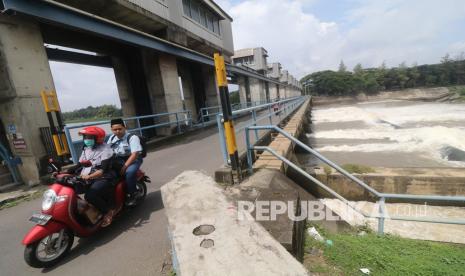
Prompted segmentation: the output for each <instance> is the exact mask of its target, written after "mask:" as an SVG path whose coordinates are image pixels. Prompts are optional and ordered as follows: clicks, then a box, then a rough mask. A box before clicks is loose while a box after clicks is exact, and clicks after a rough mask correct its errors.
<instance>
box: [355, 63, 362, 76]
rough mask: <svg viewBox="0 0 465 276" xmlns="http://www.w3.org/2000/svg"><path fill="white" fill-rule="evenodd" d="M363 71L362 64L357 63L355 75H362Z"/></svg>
mask: <svg viewBox="0 0 465 276" xmlns="http://www.w3.org/2000/svg"><path fill="white" fill-rule="evenodd" d="M362 73H363V68H362V64H360V63H357V65H355V67H354V74H355V75H361V74H362Z"/></svg>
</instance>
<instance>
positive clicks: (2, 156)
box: [0, 143, 22, 183]
mask: <svg viewBox="0 0 465 276" xmlns="http://www.w3.org/2000/svg"><path fill="white" fill-rule="evenodd" d="M2 160H3V162H4V163H5V165H6V166H7V167H8V171H9V172H10V174H11V177H12V178H13V182H14V183H21V176H20V174H19V171H18V165H19V164H22V161H21V158H19V157H13V156H11V155H10V153H9V151H8V150H7V149H6V147H4V146H3V145H2V144H1V143H0V161H2Z"/></svg>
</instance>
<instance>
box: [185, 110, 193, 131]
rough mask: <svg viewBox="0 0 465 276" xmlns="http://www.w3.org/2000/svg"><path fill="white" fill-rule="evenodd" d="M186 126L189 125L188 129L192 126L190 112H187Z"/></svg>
mask: <svg viewBox="0 0 465 276" xmlns="http://www.w3.org/2000/svg"><path fill="white" fill-rule="evenodd" d="M187 118H188V119H187V120H188V121H187V124H188V125H189V127H192V125H193V124H194V122H193V120H192V113H191V111H190V110H187Z"/></svg>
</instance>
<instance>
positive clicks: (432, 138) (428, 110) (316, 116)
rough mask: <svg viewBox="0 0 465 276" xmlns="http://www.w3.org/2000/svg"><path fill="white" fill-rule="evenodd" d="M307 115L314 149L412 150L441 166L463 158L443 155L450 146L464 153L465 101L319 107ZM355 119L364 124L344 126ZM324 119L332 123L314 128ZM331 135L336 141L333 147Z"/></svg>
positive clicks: (377, 103)
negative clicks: (359, 126)
mask: <svg viewBox="0 0 465 276" xmlns="http://www.w3.org/2000/svg"><path fill="white" fill-rule="evenodd" d="M312 116H313V122H314V124H315V126H314V133H312V134H311V135H310V136H311V137H313V138H315V141H316V144H317V145H320V144H322V145H320V146H319V147H317V150H319V151H322V152H348V153H350V152H352V153H354V152H364V153H379V152H391V153H392V152H403V153H415V154H419V155H422V156H424V157H426V158H429V159H432V160H434V161H436V162H438V163H441V164H444V165H450V166H460V167H465V162H461V161H449V160H448V155H447V154H444V152H445V150H446V149H450V148H451V147H452V148H454V150H458V152H459V153H460V151H463V152H465V104H443V103H427V104H425V103H415V102H402V101H391V102H376V103H374V102H372V103H363V104H356V105H351V106H341V107H332V108H324V107H323V108H320V109H315V110H314V112H313V114H312ZM354 121H362V122H363V123H364V127H363V128H357V129H356V128H350V127H347V126H350V123H351V122H354ZM324 123H332V127H331V128H330V129H327V127H326V128H325V130H318V126H319V125H320V126H321V125H323V124H324ZM450 125H453V126H450ZM331 139H337V143H335V144H334V145H332V144H331ZM344 139H348V140H347V142H346V143H345V142H344ZM349 139H351V140H349ZM354 139H356V141H357V143H354ZM363 140H367V142H366V143H364V142H363ZM460 154H462V153H460ZM464 154H465V153H464Z"/></svg>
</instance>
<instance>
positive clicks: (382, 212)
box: [245, 125, 465, 234]
mask: <svg viewBox="0 0 465 276" xmlns="http://www.w3.org/2000/svg"><path fill="white" fill-rule="evenodd" d="M250 130H274V131H277V132H279V133H280V134H282V135H283V136H284V137H286V138H288V139H289V140H291V141H292V142H294V143H296V144H297V145H298V146H299V147H301V148H303V149H304V150H306V151H307V152H309V153H311V154H313V155H314V156H316V157H317V158H318V159H320V160H321V161H323V162H324V163H326V164H327V165H329V166H330V167H332V168H334V169H336V170H337V171H338V172H340V173H341V174H342V175H344V176H346V177H348V178H349V179H351V180H352V181H354V182H355V183H357V184H358V185H360V186H361V187H362V188H364V189H366V190H368V191H370V192H371V193H372V194H374V195H376V196H377V197H378V198H379V213H378V215H377V216H373V215H371V214H367V213H366V212H364V211H363V210H359V209H358V208H356V207H355V206H353V205H352V204H351V203H350V202H349V201H348V200H347V199H345V198H344V197H343V196H341V195H339V194H338V193H337V192H336V191H334V190H333V189H331V188H330V187H328V186H326V185H325V184H323V183H322V182H321V181H319V180H318V179H316V178H315V177H313V176H311V175H310V174H308V173H307V172H306V171H304V170H302V169H301V168H300V167H299V166H297V165H296V164H294V163H292V162H291V161H289V160H288V159H286V158H285V157H283V156H281V155H280V154H278V153H277V152H276V151H275V150H273V149H272V148H270V147H266V146H252V145H251V143H250V135H249V132H250ZM245 134H246V145H247V163H248V169H249V172H250V173H252V172H253V167H252V166H253V160H252V151H254V150H258V151H268V152H269V153H271V154H272V155H274V156H275V157H276V158H278V159H279V160H281V161H283V162H284V163H286V164H287V165H288V166H290V167H292V168H293V169H295V170H296V171H297V172H299V173H300V174H302V175H303V176H305V177H306V178H307V179H310V180H311V181H313V182H314V183H315V184H317V185H318V186H320V187H321V188H323V189H324V190H325V191H327V192H328V193H330V194H331V195H333V196H334V197H336V198H337V199H339V200H341V201H342V202H344V203H345V204H346V205H347V206H349V207H350V208H352V209H353V210H355V211H356V212H357V213H359V214H361V215H363V216H364V217H366V218H375V219H378V233H379V234H383V233H384V220H385V219H386V218H388V219H391V220H404V221H417V222H430V223H444V224H460V225H465V220H444V219H437V218H412V217H402V216H389V217H388V216H386V206H385V200H386V199H389V198H391V199H412V200H432V201H446V202H465V196H438V195H411V194H388V193H380V192H378V191H376V190H375V189H373V188H372V187H370V186H368V185H367V184H366V183H364V182H363V181H361V180H360V179H358V178H356V177H354V176H353V175H352V174H350V173H349V172H347V171H346V170H344V169H343V168H341V167H339V166H338V165H337V164H335V163H333V162H332V161H331V160H329V159H327V158H326V157H324V156H323V155H322V154H320V153H319V152H318V151H316V150H314V149H312V148H310V147H309V146H307V145H305V144H304V143H302V142H301V141H299V140H298V139H297V138H295V137H293V136H292V135H290V134H289V133H287V132H285V131H284V130H282V129H281V128H279V127H277V126H273V125H269V126H251V127H247V128H246V133H245Z"/></svg>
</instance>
